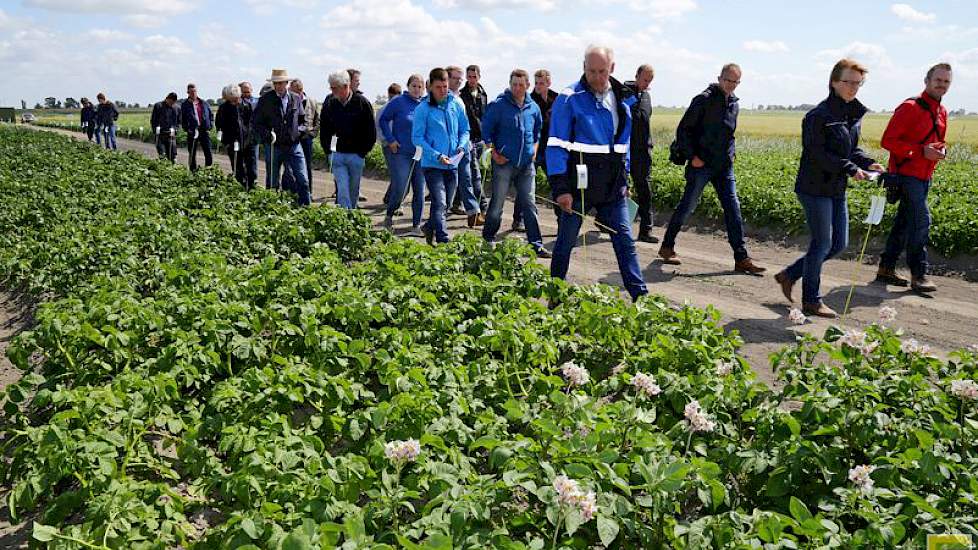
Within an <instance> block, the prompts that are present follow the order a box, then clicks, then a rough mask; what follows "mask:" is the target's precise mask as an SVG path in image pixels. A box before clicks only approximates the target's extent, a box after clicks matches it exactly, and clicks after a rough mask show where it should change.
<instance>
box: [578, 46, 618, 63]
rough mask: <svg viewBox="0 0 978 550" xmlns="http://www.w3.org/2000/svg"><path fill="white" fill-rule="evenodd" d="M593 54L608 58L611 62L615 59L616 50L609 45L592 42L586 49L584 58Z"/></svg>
mask: <svg viewBox="0 0 978 550" xmlns="http://www.w3.org/2000/svg"><path fill="white" fill-rule="evenodd" d="M592 55H600V56H601V57H603V58H605V59H607V60H608V61H609V62H610V61H614V60H615V50H612V49H611V48H609V47H608V46H599V45H597V44H591V45H590V46H588V47H587V49H586V50H584V59H587V58H588V57H590V56H592Z"/></svg>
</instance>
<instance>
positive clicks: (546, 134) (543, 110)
mask: <svg viewBox="0 0 978 550" xmlns="http://www.w3.org/2000/svg"><path fill="white" fill-rule="evenodd" d="M530 99H532V100H533V101H534V103H536V104H537V107H540V114H542V115H543V128H542V129H541V130H540V145H538V146H537V163H538V164H539V162H540V161H541V160H544V159H545V158H546V156H547V155H546V151H547V140H548V139H549V138H550V111H552V110H553V108H554V101H557V92H555V91H553V90H547V98H546V100H544V98H543V96H541V95H540V94H538V93H537V92H536V90H534V91H532V92H530Z"/></svg>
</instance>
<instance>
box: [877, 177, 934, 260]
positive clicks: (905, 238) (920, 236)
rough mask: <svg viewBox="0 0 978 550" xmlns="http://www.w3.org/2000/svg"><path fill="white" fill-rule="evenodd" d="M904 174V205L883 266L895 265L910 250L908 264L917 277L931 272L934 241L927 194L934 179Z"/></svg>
mask: <svg viewBox="0 0 978 550" xmlns="http://www.w3.org/2000/svg"><path fill="white" fill-rule="evenodd" d="M896 177H899V178H900V183H901V185H900V189H901V191H900V206H899V207H898V208H897V214H896V219H895V220H893V228H892V229H890V236H889V237H888V238H887V239H886V249H885V250H884V251H883V254H882V255H881V256H880V267H884V268H887V269H895V268H896V264H897V260H899V259H900V254H901V253H902V252H904V251H906V252H907V267H909V268H910V273H911V275H913V276H914V277H915V278H920V277H923V276H924V275H926V274H927V245H928V243H929V242H930V222H931V218H930V209H929V208H928V207H927V194H928V193H929V192H930V181H929V180H919V179H917V178H914V177H911V176H896Z"/></svg>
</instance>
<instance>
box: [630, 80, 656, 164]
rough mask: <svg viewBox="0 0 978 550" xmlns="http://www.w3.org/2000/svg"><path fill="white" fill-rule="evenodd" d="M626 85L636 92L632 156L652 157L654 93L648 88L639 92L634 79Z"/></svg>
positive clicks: (631, 145)
mask: <svg viewBox="0 0 978 550" xmlns="http://www.w3.org/2000/svg"><path fill="white" fill-rule="evenodd" d="M625 87H626V88H628V89H629V90H631V91H632V93H633V94H635V99H636V100H637V101H635V104H634V105H632V141H631V142H629V145H630V148H631V154H632V158H635V157H636V156H642V157H645V158H651V156H652V146H653V145H655V143H654V141H653V139H652V126H651V124H652V94H650V93H649V91H648V89H646V90H645V91H644V92H639V91H638V87H637V86H636V85H635V81H634V80H630V81H628V82H626V83H625Z"/></svg>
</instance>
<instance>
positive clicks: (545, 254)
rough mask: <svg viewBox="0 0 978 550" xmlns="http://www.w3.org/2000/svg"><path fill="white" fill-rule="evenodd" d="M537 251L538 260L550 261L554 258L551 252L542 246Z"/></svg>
mask: <svg viewBox="0 0 978 550" xmlns="http://www.w3.org/2000/svg"><path fill="white" fill-rule="evenodd" d="M536 251H537V258H543V259H550V258H553V257H554V255H553V253H552V252H550V251H549V250H547V249H546V248H544V247H542V246H541V247H540V248H537V249H536Z"/></svg>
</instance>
